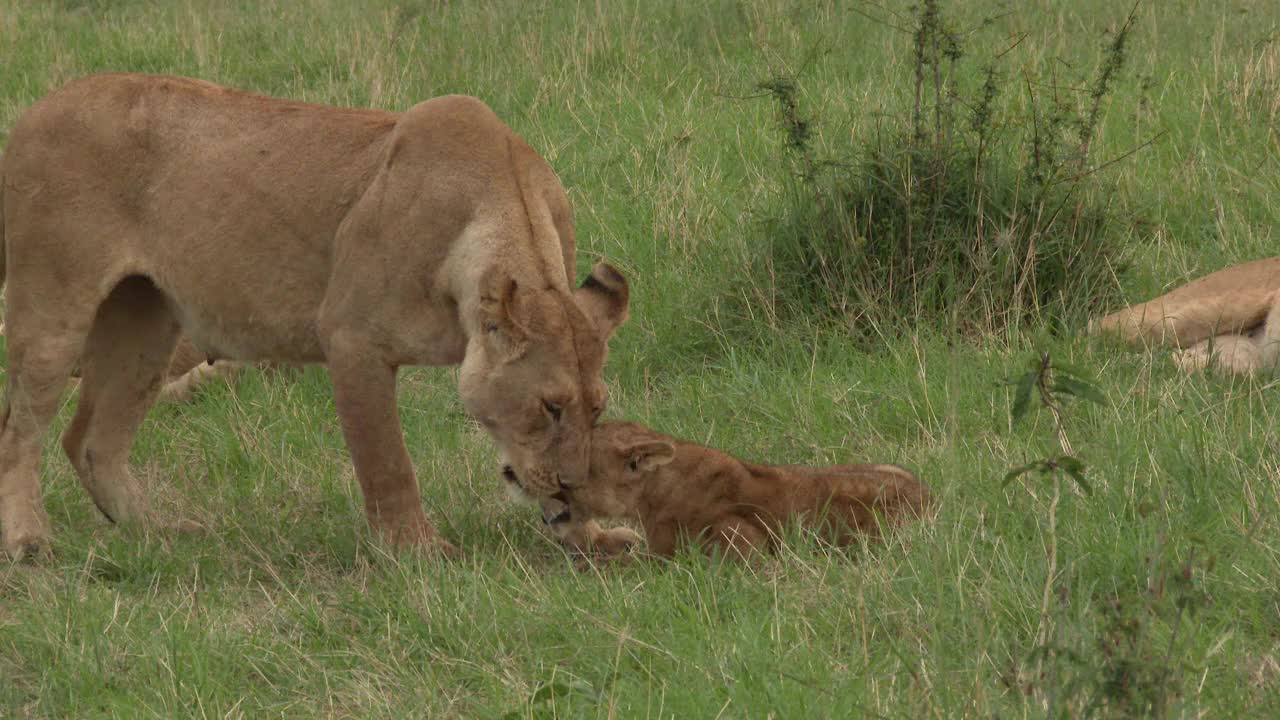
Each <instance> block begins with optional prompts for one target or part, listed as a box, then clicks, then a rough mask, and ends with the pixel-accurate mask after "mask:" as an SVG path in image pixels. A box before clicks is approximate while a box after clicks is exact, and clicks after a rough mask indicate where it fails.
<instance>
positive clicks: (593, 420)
mask: <svg viewBox="0 0 1280 720" xmlns="http://www.w3.org/2000/svg"><path fill="white" fill-rule="evenodd" d="M602 412H604V407H603V406H602V407H598V408H596V409H595V410H592V411H591V424H592V425H595V424H596V422H597V421H599V420H600V413H602Z"/></svg>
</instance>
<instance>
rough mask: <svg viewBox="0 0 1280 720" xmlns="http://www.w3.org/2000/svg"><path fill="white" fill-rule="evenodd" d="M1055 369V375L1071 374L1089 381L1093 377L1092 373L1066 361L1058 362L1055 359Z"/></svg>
mask: <svg viewBox="0 0 1280 720" xmlns="http://www.w3.org/2000/svg"><path fill="white" fill-rule="evenodd" d="M1053 370H1054V374H1055V375H1070V376H1071V377H1074V378H1075V379H1076V380H1080V381H1081V382H1089V381H1091V380H1092V379H1093V376H1092V375H1090V374H1089V373H1087V372H1085V371H1083V370H1081V369H1080V368H1078V367H1075V366H1074V365H1068V364H1066V363H1064V362H1058V361H1057V360H1054V361H1053Z"/></svg>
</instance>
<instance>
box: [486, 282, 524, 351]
mask: <svg viewBox="0 0 1280 720" xmlns="http://www.w3.org/2000/svg"><path fill="white" fill-rule="evenodd" d="M518 288H519V286H518V285H517V283H516V279H515V278H513V277H511V276H510V275H504V274H501V273H497V272H494V273H490V274H489V275H488V276H487V277H485V279H484V280H483V281H482V284H481V286H480V331H481V332H483V333H484V342H485V345H487V346H489V348H490V349H492V350H495V351H497V352H498V354H500V355H507V356H510V355H516V354H519V352H520V349H521V348H522V347H524V345H525V341H526V340H527V339H528V332H527V331H526V330H525V328H524V326H523V325H521V324H520V322H519V321H517V320H516V317H515V303H516V290H517V289H518Z"/></svg>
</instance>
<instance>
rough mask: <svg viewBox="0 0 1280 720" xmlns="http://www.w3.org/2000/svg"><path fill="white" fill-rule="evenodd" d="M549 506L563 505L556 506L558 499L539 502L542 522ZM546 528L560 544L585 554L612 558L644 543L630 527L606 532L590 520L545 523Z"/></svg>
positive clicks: (550, 521)
mask: <svg viewBox="0 0 1280 720" xmlns="http://www.w3.org/2000/svg"><path fill="white" fill-rule="evenodd" d="M549 503H550V504H554V505H560V506H563V503H559V501H557V500H550V499H545V500H542V501H541V504H542V509H543V518H544V519H545V518H547V517H548V504H549ZM552 512H554V510H552ZM548 525H549V526H550V528H551V533H552V534H553V535H555V536H556V538H557V539H559V540H560V543H561V544H563V545H564V546H565V547H567V548H569V549H570V550H573V551H575V552H579V553H582V554H584V555H586V554H592V553H594V554H598V555H601V556H604V557H606V558H610V557H613V556H615V555H622V554H625V553H626V552H628V551H629V550H630V549H631V548H632V547H633V546H635V545H639V544H640V543H642V542H643V541H644V538H643V537H641V536H640V534H639V533H637V532H636V531H634V530H632V529H631V528H628V527H621V526H618V527H611V528H607V529H606V528H603V527H601V526H600V523H598V522H596V521H595V520H591V519H588V520H578V519H576V518H570V519H568V520H563V521H557V520H548Z"/></svg>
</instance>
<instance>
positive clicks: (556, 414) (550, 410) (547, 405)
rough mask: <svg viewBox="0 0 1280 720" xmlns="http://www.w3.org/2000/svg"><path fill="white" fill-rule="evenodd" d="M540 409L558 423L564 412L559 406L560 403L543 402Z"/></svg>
mask: <svg viewBox="0 0 1280 720" xmlns="http://www.w3.org/2000/svg"><path fill="white" fill-rule="evenodd" d="M542 409H543V410H545V411H547V414H548V415H550V416H551V419H552V420H555V421H556V422H560V415H561V413H563V412H564V408H562V407H561V406H560V403H557V402H551V401H550V400H543V401H542Z"/></svg>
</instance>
